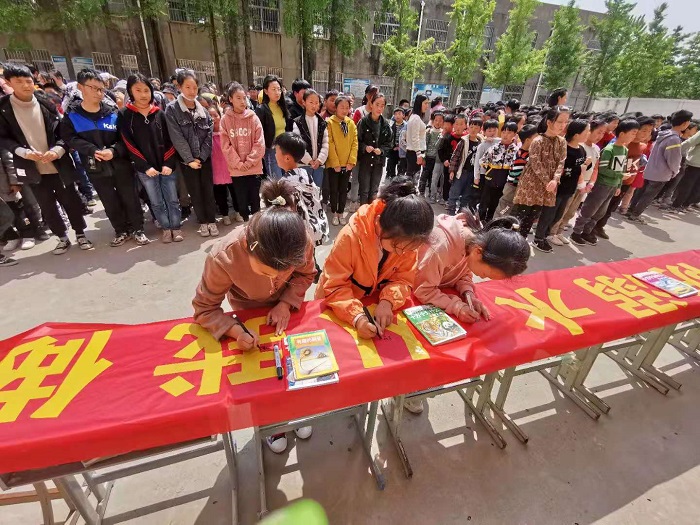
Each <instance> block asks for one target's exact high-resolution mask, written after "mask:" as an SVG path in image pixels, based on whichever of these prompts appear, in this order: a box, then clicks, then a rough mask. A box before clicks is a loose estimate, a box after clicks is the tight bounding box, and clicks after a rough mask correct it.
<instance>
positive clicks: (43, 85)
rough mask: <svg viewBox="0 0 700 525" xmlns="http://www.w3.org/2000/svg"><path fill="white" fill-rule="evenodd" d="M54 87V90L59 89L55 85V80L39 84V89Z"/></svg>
mask: <svg viewBox="0 0 700 525" xmlns="http://www.w3.org/2000/svg"><path fill="white" fill-rule="evenodd" d="M47 88H48V89H55V90H56V91H60V88H59V87H58V86H57V85H56V83H55V82H46V83H44V84H42V85H41V89H43V90H44V91H46V89H47Z"/></svg>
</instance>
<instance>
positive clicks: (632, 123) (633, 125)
mask: <svg viewBox="0 0 700 525" xmlns="http://www.w3.org/2000/svg"><path fill="white" fill-rule="evenodd" d="M634 129H639V122H637V121H636V120H635V119H633V118H628V119H625V120H621V121H620V123H619V124H618V125H617V128H616V129H615V135H616V136H618V137H619V136H620V134H621V133H627V132H628V131H632V130H634Z"/></svg>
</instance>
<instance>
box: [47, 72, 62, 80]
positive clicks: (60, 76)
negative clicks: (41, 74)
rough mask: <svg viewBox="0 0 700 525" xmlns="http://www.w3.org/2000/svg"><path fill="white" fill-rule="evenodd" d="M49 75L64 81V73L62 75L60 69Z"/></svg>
mask: <svg viewBox="0 0 700 525" xmlns="http://www.w3.org/2000/svg"><path fill="white" fill-rule="evenodd" d="M49 74H50V75H51V76H52V77H55V78H60V79H61V80H64V77H63V73H61V72H60V71H59V70H58V69H52V70H51V71H50V73H49Z"/></svg>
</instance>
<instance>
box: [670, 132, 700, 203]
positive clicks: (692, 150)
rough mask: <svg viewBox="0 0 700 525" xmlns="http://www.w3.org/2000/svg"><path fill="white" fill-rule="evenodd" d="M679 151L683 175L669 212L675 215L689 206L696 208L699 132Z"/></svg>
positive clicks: (699, 172) (699, 174)
mask: <svg viewBox="0 0 700 525" xmlns="http://www.w3.org/2000/svg"><path fill="white" fill-rule="evenodd" d="M681 149H682V150H683V154H684V155H685V175H684V176H683V180H682V181H681V182H680V183H679V184H678V187H677V188H676V191H675V193H674V195H673V203H672V208H671V211H673V212H676V213H678V212H682V211H685V210H687V209H688V207H690V206H695V207H696V208H697V204H696V203H697V202H698V201H699V200H700V131H696V132H695V134H693V135H692V136H691V137H690V138H688V139H687V140H684V141H683V144H681Z"/></svg>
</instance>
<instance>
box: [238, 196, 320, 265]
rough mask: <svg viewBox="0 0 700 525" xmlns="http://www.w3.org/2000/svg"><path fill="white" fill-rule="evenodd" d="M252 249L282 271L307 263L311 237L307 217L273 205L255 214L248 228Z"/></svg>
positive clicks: (258, 258) (247, 237)
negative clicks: (305, 219) (308, 231)
mask: <svg viewBox="0 0 700 525" xmlns="http://www.w3.org/2000/svg"><path fill="white" fill-rule="evenodd" d="M245 240H246V244H247V245H248V250H249V251H250V253H251V254H252V255H253V256H254V257H255V258H256V259H257V260H258V261H260V262H261V263H263V264H264V265H265V266H269V267H270V268H274V269H275V270H278V271H283V270H288V269H290V268H298V267H300V266H303V265H304V264H305V263H306V252H307V247H308V243H309V237H308V234H307V232H306V223H304V219H302V218H301V216H300V215H299V214H298V213H297V212H296V211H292V210H290V209H288V208H286V207H282V206H275V205H273V206H270V207H268V208H265V209H264V210H261V211H259V212H258V213H256V214H254V215H253V216H252V217H251V218H250V221H249V222H248V226H247V227H246V229H245Z"/></svg>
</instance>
